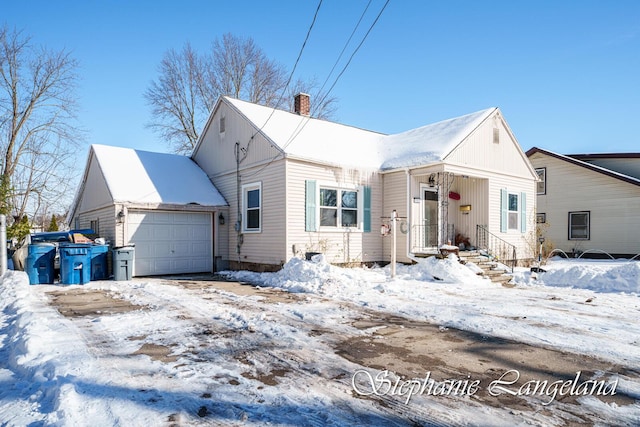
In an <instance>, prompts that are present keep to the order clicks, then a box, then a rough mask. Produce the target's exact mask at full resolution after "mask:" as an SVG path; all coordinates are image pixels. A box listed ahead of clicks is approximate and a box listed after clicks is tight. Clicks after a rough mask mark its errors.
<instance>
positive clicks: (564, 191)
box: [527, 147, 640, 257]
mask: <svg viewBox="0 0 640 427" xmlns="http://www.w3.org/2000/svg"><path fill="white" fill-rule="evenodd" d="M527 156H528V157H529V160H530V161H531V163H532V164H533V165H534V167H535V168H536V170H537V171H538V173H539V175H540V177H541V181H540V182H539V184H538V189H537V218H538V222H539V223H540V224H539V225H540V226H541V228H542V229H543V230H544V233H545V237H546V238H547V239H548V240H549V241H550V246H551V247H553V248H557V249H561V250H563V251H565V252H567V253H574V254H577V253H582V252H586V251H589V252H591V253H592V254H593V256H597V254H599V253H601V252H600V251H604V252H607V253H609V254H611V255H613V256H624V257H629V256H634V255H636V254H638V253H640V214H638V212H640V154H636V153H631V154H626V153H625V154H593V155H588V154H579V155H561V154H557V153H553V152H551V151H547V150H543V149H540V148H536V147H534V148H532V149H530V150H529V151H527ZM605 165H606V166H608V167H604V166H605ZM585 256H586V255H585Z"/></svg>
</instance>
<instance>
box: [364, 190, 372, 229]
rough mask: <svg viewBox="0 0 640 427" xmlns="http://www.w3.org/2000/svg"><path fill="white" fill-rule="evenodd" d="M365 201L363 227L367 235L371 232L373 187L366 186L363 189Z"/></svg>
mask: <svg viewBox="0 0 640 427" xmlns="http://www.w3.org/2000/svg"><path fill="white" fill-rule="evenodd" d="M362 192H363V196H364V197H363V199H364V209H363V218H362V220H363V222H364V224H363V226H362V231H364V232H365V233H370V232H371V187H369V186H368V185H365V186H364V188H363V189H362Z"/></svg>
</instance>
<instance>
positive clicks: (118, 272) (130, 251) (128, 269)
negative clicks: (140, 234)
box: [113, 246, 135, 280]
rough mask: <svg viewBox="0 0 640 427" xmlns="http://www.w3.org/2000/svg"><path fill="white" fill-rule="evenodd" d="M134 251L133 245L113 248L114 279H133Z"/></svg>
mask: <svg viewBox="0 0 640 427" xmlns="http://www.w3.org/2000/svg"><path fill="white" fill-rule="evenodd" d="M134 251H135V248H134V247H133V246H121V247H118V248H113V280H131V278H132V277H133V255H134Z"/></svg>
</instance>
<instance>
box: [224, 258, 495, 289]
mask: <svg viewBox="0 0 640 427" xmlns="http://www.w3.org/2000/svg"><path fill="white" fill-rule="evenodd" d="M222 274H224V275H226V276H227V277H229V278H231V279H235V280H240V281H246V282H251V283H256V284H259V285H260V286H265V287H272V288H280V289H284V290H286V291H289V292H296V293H313V294H321V295H327V296H338V295H342V294H344V293H345V292H350V293H352V292H354V291H355V292H358V291H363V290H366V289H374V288H375V289H377V290H383V289H385V288H387V286H386V284H385V282H387V281H389V280H391V277H390V276H391V267H390V266H387V267H385V268H384V269H383V268H372V269H367V268H341V267H337V266H334V265H331V264H329V263H328V262H327V260H326V258H325V257H324V256H323V255H314V256H313V257H312V259H311V261H305V260H302V259H300V258H292V259H291V260H289V261H288V262H287V263H286V264H285V265H284V266H283V267H282V269H281V270H279V271H277V272H275V273H253V272H249V271H225V272H222ZM396 274H397V279H400V280H403V279H404V280H416V281H424V282H443V283H458V282H464V283H468V284H469V283H486V282H487V279H483V278H482V277H480V276H478V275H477V274H476V272H475V271H474V270H473V269H472V268H469V267H466V266H464V265H462V264H460V262H459V261H458V257H457V256H456V255H454V254H451V255H449V257H447V258H445V259H438V258H436V257H430V258H425V259H424V260H420V262H418V263H417V264H414V265H401V264H399V265H397V268H396Z"/></svg>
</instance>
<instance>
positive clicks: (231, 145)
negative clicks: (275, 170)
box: [191, 99, 281, 201]
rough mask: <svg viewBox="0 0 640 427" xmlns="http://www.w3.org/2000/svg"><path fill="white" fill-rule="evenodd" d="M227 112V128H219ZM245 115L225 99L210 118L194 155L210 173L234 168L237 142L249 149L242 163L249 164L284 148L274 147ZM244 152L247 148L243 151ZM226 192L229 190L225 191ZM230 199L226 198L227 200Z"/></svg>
mask: <svg viewBox="0 0 640 427" xmlns="http://www.w3.org/2000/svg"><path fill="white" fill-rule="evenodd" d="M223 116H224V121H225V131H224V132H220V117H223ZM257 130H258V129H256V128H255V127H254V126H252V125H251V124H250V123H249V122H248V121H247V120H246V119H245V118H244V117H243V116H241V115H240V114H239V113H238V112H237V111H236V110H235V109H234V108H233V107H231V106H230V105H229V104H227V103H226V102H225V101H224V99H222V100H221V101H220V103H219V104H218V108H217V109H216V110H215V113H214V114H213V115H212V116H211V119H210V120H209V121H208V122H207V126H206V127H205V129H204V130H203V133H202V141H200V144H199V145H198V146H197V147H196V149H195V151H194V153H193V154H192V156H191V157H192V159H193V160H194V161H195V162H196V163H197V164H198V165H199V166H200V167H201V168H202V169H203V170H204V171H205V172H206V173H207V174H208V175H209V177H214V176H216V175H219V174H224V173H229V172H235V170H236V156H235V144H236V142H239V143H240V148H242V149H244V150H246V158H244V160H243V161H242V164H241V167H242V168H246V167H250V166H252V165H255V164H258V163H264V162H265V161H268V160H270V159H273V158H274V157H276V156H278V155H279V154H280V153H281V152H280V150H279V149H277V148H275V147H273V146H272V145H271V144H270V143H269V142H268V141H267V140H266V139H265V138H264V137H263V136H262V134H260V133H256V132H257ZM241 155H242V156H244V152H242V153H241ZM222 194H223V195H225V197H226V194H225V193H222ZM228 200H229V199H227V201H228Z"/></svg>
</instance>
